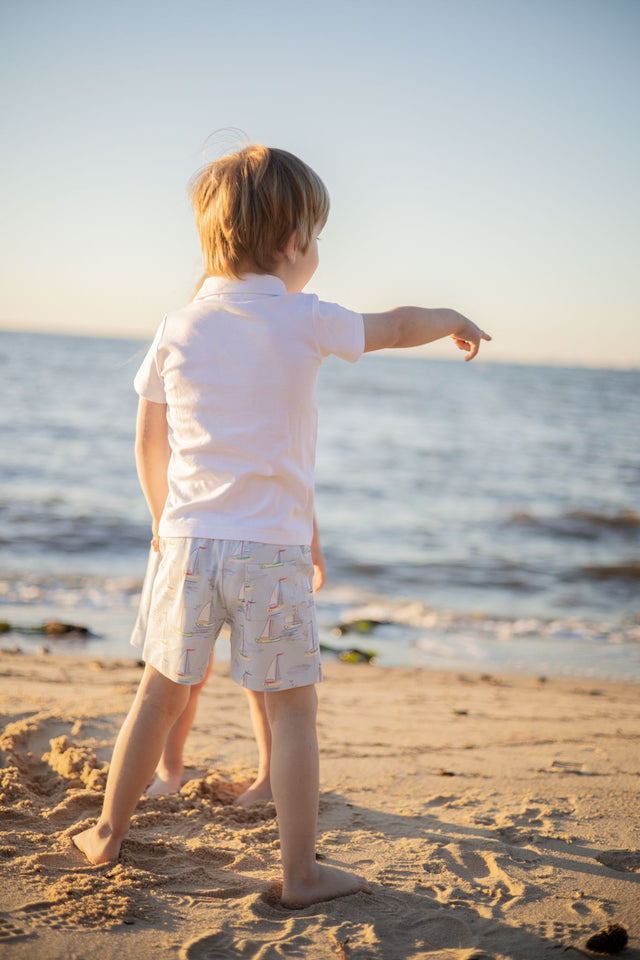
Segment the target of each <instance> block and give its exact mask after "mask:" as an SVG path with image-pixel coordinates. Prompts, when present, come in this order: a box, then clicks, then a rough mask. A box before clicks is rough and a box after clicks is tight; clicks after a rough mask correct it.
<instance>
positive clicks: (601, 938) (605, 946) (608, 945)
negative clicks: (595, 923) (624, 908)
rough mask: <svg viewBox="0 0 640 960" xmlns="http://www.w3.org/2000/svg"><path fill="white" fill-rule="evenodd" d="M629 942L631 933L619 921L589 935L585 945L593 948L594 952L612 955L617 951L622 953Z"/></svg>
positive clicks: (590, 948)
mask: <svg viewBox="0 0 640 960" xmlns="http://www.w3.org/2000/svg"><path fill="white" fill-rule="evenodd" d="M628 942H629V935H628V934H627V931H626V930H625V928H624V927H623V926H621V925H620V924H619V923H612V924H611V925H610V926H608V927H603V929H602V930H598V932H597V933H594V935H593V936H592V937H589V939H588V940H587V942H586V944H585V946H586V948H587V950H592V951H593V952H594V953H605V954H608V955H609V956H611V955H613V954H615V953H621V951H622V950H624V948H625V947H626V945H627V943H628Z"/></svg>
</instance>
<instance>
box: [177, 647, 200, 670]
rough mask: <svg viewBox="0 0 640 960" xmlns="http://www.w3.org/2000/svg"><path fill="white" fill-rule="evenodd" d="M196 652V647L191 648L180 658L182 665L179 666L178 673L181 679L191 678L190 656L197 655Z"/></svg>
mask: <svg viewBox="0 0 640 960" xmlns="http://www.w3.org/2000/svg"><path fill="white" fill-rule="evenodd" d="M195 652H196V651H195V647H191V648H189V649H188V650H185V651H184V653H183V654H182V656H181V657H180V664H179V666H178V669H177V670H176V673H177V675H178V676H179V677H190V676H191V672H190V668H191V664H190V657H189V654H190V653H195Z"/></svg>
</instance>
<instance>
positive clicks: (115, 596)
mask: <svg viewBox="0 0 640 960" xmlns="http://www.w3.org/2000/svg"><path fill="white" fill-rule="evenodd" d="M146 346H147V345H146V344H143V343H141V342H139V341H134V340H122V339H97V338H88V337H69V336H55V335H45V334H27V333H9V332H3V333H0V429H1V431H2V440H3V443H2V461H1V464H2V465H1V486H0V620H1V621H4V622H5V623H8V624H10V625H11V626H12V627H17V628H19V629H20V628H28V627H32V626H35V625H39V624H41V623H42V622H44V621H45V620H51V619H57V620H62V621H66V622H73V623H77V624H80V625H84V626H86V627H88V628H89V630H90V631H91V632H92V634H94V635H95V636H94V637H93V638H89V639H87V638H86V637H85V638H83V637H82V636H76V637H71V638H66V639H62V640H53V639H51V638H47V639H46V641H43V638H42V636H38V635H37V634H36V635H31V634H28V633H23V632H15V631H13V630H12V631H9V632H5V633H4V634H2V636H0V640H1V641H2V646H3V647H5V648H7V649H11V648H13V647H15V646H16V645H18V646H19V647H20V649H24V650H32V649H33V650H36V649H38V648H39V647H41V646H42V644H43V642H45V643H46V646H47V647H48V649H49V650H50V651H51V652H52V653H55V652H56V651H57V652H61V653H65V652H66V653H68V652H73V653H80V654H82V655H87V656H91V657H95V656H114V657H121V656H130V655H131V653H130V648H129V647H128V636H129V632H130V629H131V626H132V623H133V619H134V615H135V607H136V604H137V599H138V595H139V591H140V587H141V581H142V576H143V573H144V568H145V563H146V556H147V551H148V545H149V537H150V525H149V518H148V514H147V508H146V505H145V502H144V499H143V497H142V494H141V492H140V489H139V485H138V481H137V478H136V473H135V464H134V456H133V439H134V429H135V411H136V404H137V398H136V395H135V393H134V391H133V388H132V379H133V376H134V374H135V371H136V369H137V367H138V365H139V363H140V361H141V359H142V356H143V355H144V351H145V349H146ZM319 403H320V422H319V436H318V457H317V487H316V504H317V515H318V520H319V524H320V529H321V534H322V542H323V546H324V551H325V555H326V560H327V586H326V587H325V589H324V590H323V591H322V592H321V593H320V594H319V595H318V598H317V599H318V618H319V623H320V627H321V634H322V639H323V641H324V643H325V645H327V646H332V647H335V648H337V649H343V648H350V647H355V648H358V649H362V650H363V651H364V652H367V653H375V654H376V656H377V661H378V662H379V663H381V664H388V665H407V664H410V665H417V666H425V667H438V668H440V667H442V668H446V669H467V670H480V671H483V672H486V671H491V670H493V671H496V672H497V671H502V672H509V671H521V672H528V673H537V674H539V675H549V676H555V675H575V676H589V677H593V678H596V679H598V678H599V679H606V678H621V679H630V680H634V681H638V680H640V620H639V616H640V551H639V545H640V450H639V446H638V440H637V436H638V426H639V425H640V373H639V372H638V371H619V370H597V369H577V368H562V367H536V366H530V367H529V366H519V365H508V364H494V363H488V362H486V361H485V360H484V359H483V358H482V355H481V356H480V357H479V358H478V359H477V360H475V361H474V362H473V363H471V364H465V363H462V362H460V361H459V359H458V357H457V355H456V357H455V359H452V360H451V361H448V360H435V359H429V358H425V357H417V356H407V355H403V356H398V355H395V356H393V355H388V354H386V355H382V354H375V355H368V356H365V357H363V358H362V359H361V360H360V361H359V362H358V363H357V364H355V365H350V364H346V363H343V362H340V361H337V360H334V359H330V360H328V361H326V362H325V363H324V364H323V367H322V370H321V374H320V383H319ZM356 621H360V622H359V623H358V624H357V627H358V628H359V629H356V628H355V627H349V624H353V623H355V622H356ZM220 654H221V655H222V656H225V648H224V644H223V645H222V648H221V650H220ZM227 656H228V653H227Z"/></svg>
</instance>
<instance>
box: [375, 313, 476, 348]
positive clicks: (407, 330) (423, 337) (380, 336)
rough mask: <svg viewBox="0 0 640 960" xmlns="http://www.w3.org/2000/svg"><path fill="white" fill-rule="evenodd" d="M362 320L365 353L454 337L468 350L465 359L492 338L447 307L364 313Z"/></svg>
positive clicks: (457, 342) (414, 345)
mask: <svg viewBox="0 0 640 960" xmlns="http://www.w3.org/2000/svg"><path fill="white" fill-rule="evenodd" d="M363 319H364V349H365V353H368V352H370V351H371V350H385V349H387V348H388V347H418V346H420V345H421V344H423V343H431V342H432V341H433V340H440V339H441V338H442V337H453V339H454V341H455V343H456V346H457V347H459V349H460V350H465V351H466V352H467V353H468V356H466V357H465V360H473V358H474V357H475V355H476V354H477V352H478V350H479V349H480V341H481V340H491V337H490V336H489V334H488V333H485V332H484V330H481V329H480V327H478V326H476V324H475V323H473V321H471V320H468V319H467V318H466V317H463V315H462V314H461V313H457V312H456V311H455V310H448V309H447V308H436V309H428V308H426V307H396V308H395V309H394V310H387V311H386V313H365V314H363Z"/></svg>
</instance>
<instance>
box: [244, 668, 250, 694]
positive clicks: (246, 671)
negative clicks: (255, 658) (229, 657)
mask: <svg viewBox="0 0 640 960" xmlns="http://www.w3.org/2000/svg"><path fill="white" fill-rule="evenodd" d="M250 676H252V674H251V673H249V671H248V670H245V671H244V673H243V674H242V686H243V687H244V688H245V690H246V689H247V687H248V685H249V684H248V677H250Z"/></svg>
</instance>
